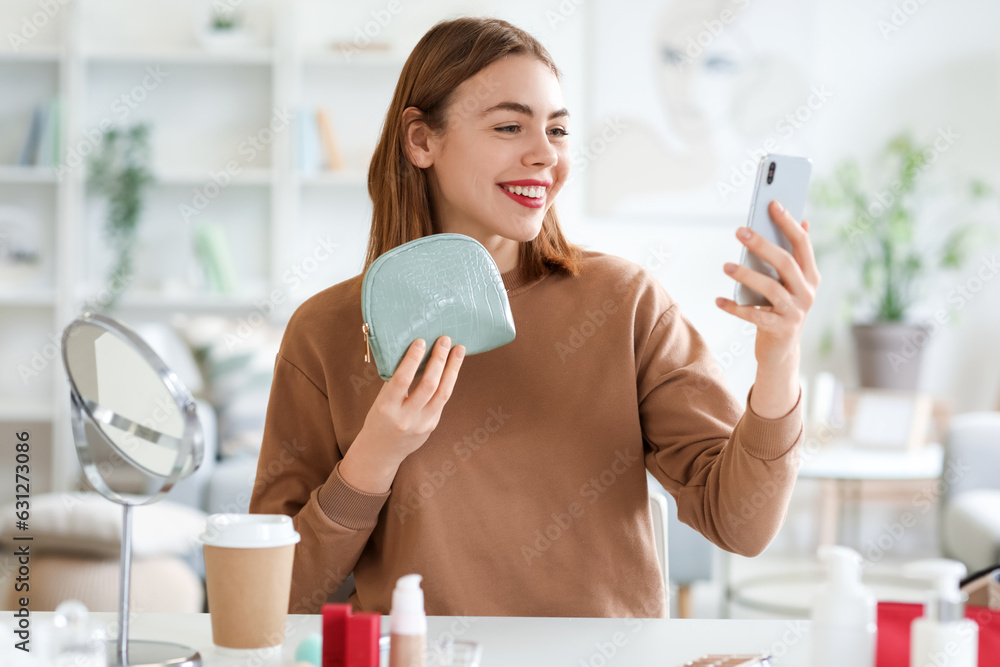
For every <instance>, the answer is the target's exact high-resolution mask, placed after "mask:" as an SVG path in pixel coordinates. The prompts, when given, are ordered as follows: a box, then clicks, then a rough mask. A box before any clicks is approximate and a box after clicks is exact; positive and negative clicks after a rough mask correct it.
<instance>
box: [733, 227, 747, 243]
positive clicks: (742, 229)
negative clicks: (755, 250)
mask: <svg viewBox="0 0 1000 667" xmlns="http://www.w3.org/2000/svg"><path fill="white" fill-rule="evenodd" d="M736 235H737V236H739V237H740V238H741V239H743V240H744V241H746V240H747V239H749V238H750V230H749V229H747V228H746V227H740V228H739V229H738V230H737V231H736Z"/></svg>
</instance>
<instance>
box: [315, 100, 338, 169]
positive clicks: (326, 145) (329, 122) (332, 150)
mask: <svg viewBox="0 0 1000 667" xmlns="http://www.w3.org/2000/svg"><path fill="white" fill-rule="evenodd" d="M316 125H318V126H319V134H320V137H321V138H322V140H323V158H324V159H323V165H324V166H325V167H326V168H327V169H333V170H335V171H336V170H341V169H343V168H344V157H343V155H341V153H340V145H339V144H338V143H337V134H336V132H334V130H333V119H331V118H330V113H329V112H328V111H327V110H326V109H324V108H322V107H320V108H318V109H316Z"/></svg>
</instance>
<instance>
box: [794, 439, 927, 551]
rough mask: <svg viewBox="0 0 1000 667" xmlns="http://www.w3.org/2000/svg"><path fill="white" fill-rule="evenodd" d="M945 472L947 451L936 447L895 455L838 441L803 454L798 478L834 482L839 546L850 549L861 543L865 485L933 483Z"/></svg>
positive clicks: (895, 452)
mask: <svg viewBox="0 0 1000 667" xmlns="http://www.w3.org/2000/svg"><path fill="white" fill-rule="evenodd" d="M943 468H944V448H943V447H942V446H941V445H940V444H937V443H929V444H927V445H924V446H923V447H921V448H919V449H916V450H913V451H906V450H904V451H894V450H879V449H870V448H861V447H855V446H853V445H851V443H850V441H848V440H838V441H835V442H832V443H830V445H828V446H826V447H823V448H821V449H819V450H817V451H814V452H808V451H803V452H802V454H801V465H800V467H799V477H800V478H807V479H821V480H822V479H825V480H832V481H833V482H834V484H835V485H836V489H837V506H836V508H835V514H836V517H837V543H838V544H844V545H848V546H850V545H851V544H852V543H853V544H857V542H858V537H859V531H860V528H861V526H860V523H861V521H860V513H861V485H862V484H863V483H864V482H909V481H919V480H933V479H938V478H939V477H941V473H942V471H943ZM848 525H849V526H850V528H849V529H848ZM849 533H850V534H849Z"/></svg>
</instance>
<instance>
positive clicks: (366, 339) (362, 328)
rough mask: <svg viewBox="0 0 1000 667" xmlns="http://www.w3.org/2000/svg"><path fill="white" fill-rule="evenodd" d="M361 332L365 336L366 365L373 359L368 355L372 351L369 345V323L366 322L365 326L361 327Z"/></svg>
mask: <svg viewBox="0 0 1000 667" xmlns="http://www.w3.org/2000/svg"><path fill="white" fill-rule="evenodd" d="M361 331H362V332H363V333H364V334H365V363H366V364H367V363H368V362H370V361H371V358H370V356H369V354H368V352H369V350H371V347H370V346H369V344H368V323H367V322H365V323H364V324H362V325H361Z"/></svg>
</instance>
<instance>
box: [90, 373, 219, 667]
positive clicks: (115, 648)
mask: <svg viewBox="0 0 1000 667" xmlns="http://www.w3.org/2000/svg"><path fill="white" fill-rule="evenodd" d="M70 403H71V412H72V424H73V433H74V439H75V441H76V444H77V454H78V455H79V456H80V460H81V463H83V472H84V475H85V476H86V477H87V479H88V480H89V481H90V483H91V485H93V486H94V487H95V488H97V489H101V488H102V487H104V486H105V484H104V483H103V481H102V480H101V478H100V477H99V475H100V473H99V472H98V471H97V469H96V467H95V466H94V462H93V460H92V458H91V454H90V451H89V449H88V448H87V447H85V446H84V445H85V443H87V437H88V431H87V428H86V426H87V425H88V424H90V425H91V426H98V423H96V422H95V420H94V419H93V415H92V414H91V412H90V411H88V410H86V409H85V408H84V403H85V399H83V398H82V397H81V396H80V395H79V394H78V392H77V391H75V389H74V390H72V391H71V392H70ZM118 419H121V418H118ZM102 421H103V420H102ZM119 423H120V422H119ZM141 428H142V427H141V426H140V425H138V424H134V423H133V426H132V427H131V428H130V429H129V432H132V433H134V432H135V431H136V430H137V429H141ZM90 434H91V435H90V437H95V436H98V437H100V438H102V439H104V440H106V441H110V439H109V438H108V437H107V435H106V434H105V433H104V431H103V430H102V429H101V428H99V427H98V428H92V429H91V430H90ZM111 444H113V443H111ZM95 476H96V477H95ZM105 491H107V489H105ZM112 495H114V496H116V500H117V502H120V503H121V505H122V536H121V562H120V569H119V580H118V624H117V625H118V637H116V638H113V639H107V640H106V641H105V648H106V654H107V667H201V665H202V660H201V654H200V653H198V651H196V650H195V649H193V648H191V647H188V646H184V645H183V644H175V643H172V642H164V641H156V640H149V639H130V638H129V636H128V626H129V613H130V612H129V593H130V589H131V579H132V506H133V505H141V504H147V503H148V502H150V501H149V500H148V499H143V500H141V501H136V500H132V499H129V498H127V497H125V496H123V495H121V494H117V493H114V494H112ZM156 498H158V496H154V499H156Z"/></svg>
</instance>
